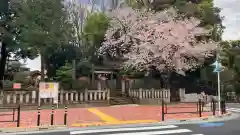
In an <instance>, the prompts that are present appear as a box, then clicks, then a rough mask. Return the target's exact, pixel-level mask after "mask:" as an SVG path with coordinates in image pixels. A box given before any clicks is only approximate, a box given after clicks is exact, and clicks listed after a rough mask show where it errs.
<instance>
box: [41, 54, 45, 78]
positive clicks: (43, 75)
mask: <svg viewBox="0 0 240 135" xmlns="http://www.w3.org/2000/svg"><path fill="white" fill-rule="evenodd" d="M41 81H42V82H44V81H45V56H44V53H42V52H41Z"/></svg>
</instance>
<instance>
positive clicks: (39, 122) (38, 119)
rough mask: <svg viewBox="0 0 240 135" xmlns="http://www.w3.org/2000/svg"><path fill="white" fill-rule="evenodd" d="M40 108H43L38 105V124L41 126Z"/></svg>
mask: <svg viewBox="0 0 240 135" xmlns="http://www.w3.org/2000/svg"><path fill="white" fill-rule="evenodd" d="M40 110H41V108H40V107H38V114H37V126H39V125H40V116H41V115H40Z"/></svg>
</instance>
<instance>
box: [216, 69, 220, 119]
mask: <svg viewBox="0 0 240 135" xmlns="http://www.w3.org/2000/svg"><path fill="white" fill-rule="evenodd" d="M217 79H218V109H219V111H218V113H219V115H221V85H220V83H221V82H220V72H217Z"/></svg>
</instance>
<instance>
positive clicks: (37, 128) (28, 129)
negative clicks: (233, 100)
mask: <svg viewBox="0 0 240 135" xmlns="http://www.w3.org/2000/svg"><path fill="white" fill-rule="evenodd" d="M231 115H232V113H231V112H228V113H226V114H223V115H220V116H208V117H201V118H190V119H179V120H167V121H157V120H134V121H120V122H96V123H83V124H72V125H71V127H82V128H90V127H100V126H118V125H131V124H164V125H165V124H168V123H172V122H174V123H175V122H176V123H178V122H179V123H184V122H193V121H208V120H214V119H220V118H224V117H228V116H231ZM69 128H70V127H68V126H65V125H53V126H49V125H44V126H33V127H14V128H0V134H1V133H16V132H34V131H51V130H61V129H62V130H63V129H69Z"/></svg>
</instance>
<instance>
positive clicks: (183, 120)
mask: <svg viewBox="0 0 240 135" xmlns="http://www.w3.org/2000/svg"><path fill="white" fill-rule="evenodd" d="M231 115H232V113H231V112H227V113H226V114H222V115H218V116H206V117H201V118H199V117H197V118H190V119H179V120H168V121H164V122H159V123H166V122H169V121H171V122H172V121H174V122H188V121H208V120H212V119H219V118H224V117H228V116H231Z"/></svg>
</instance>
